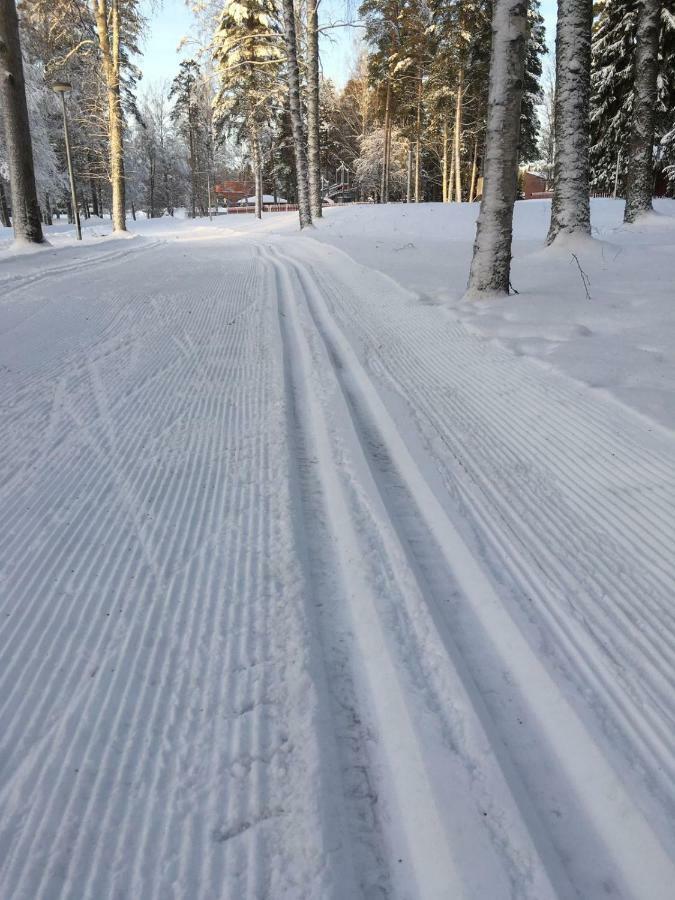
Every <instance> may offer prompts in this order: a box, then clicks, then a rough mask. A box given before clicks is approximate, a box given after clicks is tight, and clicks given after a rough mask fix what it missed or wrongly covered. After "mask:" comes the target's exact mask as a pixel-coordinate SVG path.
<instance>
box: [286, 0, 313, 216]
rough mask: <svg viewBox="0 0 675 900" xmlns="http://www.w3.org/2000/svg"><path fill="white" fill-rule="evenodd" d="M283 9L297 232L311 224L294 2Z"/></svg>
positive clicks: (288, 2) (288, 1)
mask: <svg viewBox="0 0 675 900" xmlns="http://www.w3.org/2000/svg"><path fill="white" fill-rule="evenodd" d="M282 7H283V13H284V15H283V19H284V41H285V44H286V74H287V78H288V103H289V109H290V118H291V129H292V133H293V150H294V153H295V171H296V178H297V182H298V212H299V215H300V228H305V227H307V226H308V225H311V224H312V211H311V208H310V204H309V181H308V172H307V150H306V144H305V130H304V127H303V121H302V105H301V99H300V70H299V67H298V45H297V39H296V35H295V9H294V6H293V0H282Z"/></svg>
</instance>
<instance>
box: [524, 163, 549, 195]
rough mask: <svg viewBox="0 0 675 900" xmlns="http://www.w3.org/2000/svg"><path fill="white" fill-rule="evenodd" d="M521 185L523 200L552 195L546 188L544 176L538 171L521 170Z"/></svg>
mask: <svg viewBox="0 0 675 900" xmlns="http://www.w3.org/2000/svg"><path fill="white" fill-rule="evenodd" d="M521 185H522V189H523V199H524V200H535V199H544V198H546V197H552V196H553V191H547V190H546V176H545V175H541V174H540V173H539V172H528V171H527V170H525V171H524V172H521Z"/></svg>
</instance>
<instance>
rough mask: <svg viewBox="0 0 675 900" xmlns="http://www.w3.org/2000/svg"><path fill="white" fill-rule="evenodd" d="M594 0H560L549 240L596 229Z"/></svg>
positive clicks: (587, 232) (588, 232)
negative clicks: (592, 196)
mask: <svg viewBox="0 0 675 900" xmlns="http://www.w3.org/2000/svg"><path fill="white" fill-rule="evenodd" d="M592 22H593V0H559V2H558V27H557V32H556V41H555V44H556V91H555V162H554V164H553V202H552V204H551V225H550V228H549V232H548V238H547V243H549V244H550V243H552V242H553V241H554V240H555V238H556V237H557V236H558V235H559V234H590V233H591V209H590V200H589V178H590V160H589V144H590V136H589V135H590V130H589V109H590V93H591V26H592Z"/></svg>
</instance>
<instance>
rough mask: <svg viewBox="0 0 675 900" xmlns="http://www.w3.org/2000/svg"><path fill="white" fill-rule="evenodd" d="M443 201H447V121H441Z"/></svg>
mask: <svg viewBox="0 0 675 900" xmlns="http://www.w3.org/2000/svg"><path fill="white" fill-rule="evenodd" d="M442 195H443V196H442V200H443V203H447V202H448V121H447V119H446V120H444V122H443V188H442Z"/></svg>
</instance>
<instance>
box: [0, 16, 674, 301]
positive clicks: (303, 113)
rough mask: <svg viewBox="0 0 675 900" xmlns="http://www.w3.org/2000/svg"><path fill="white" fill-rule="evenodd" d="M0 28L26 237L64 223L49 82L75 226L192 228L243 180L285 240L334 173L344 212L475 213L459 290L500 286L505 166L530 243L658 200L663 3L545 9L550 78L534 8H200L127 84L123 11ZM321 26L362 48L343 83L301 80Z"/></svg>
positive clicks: (138, 58)
mask: <svg viewBox="0 0 675 900" xmlns="http://www.w3.org/2000/svg"><path fill="white" fill-rule="evenodd" d="M1 12H2V14H1V17H0V41H1V44H0V52H1V53H2V61H3V63H2V64H3V67H4V68H5V69H6V75H5V76H4V77H3V81H2V93H1V94H0V97H1V98H2V103H3V110H4V120H5V122H4V124H5V128H4V136H3V137H2V138H0V215H1V216H2V222H3V224H4V225H6V226H7V225H9V223H10V209H11V208H12V207H13V208H14V209H15V214H14V216H13V219H12V221H13V224H14V228H15V232H16V234H17V236H23V237H27V238H28V239H31V240H40V239H41V231H40V222H44V223H50V222H51V221H52V220H53V217H54V216H55V215H61V214H65V215H67V216H69V220H72V219H73V215H74V213H73V208H72V206H73V201H72V198H71V194H72V192H71V190H70V188H69V183H68V177H67V165H66V152H65V142H64V131H63V126H62V122H61V112H62V110H61V105H62V104H61V101H60V99H59V94H58V93H57V92H55V90H54V85H55V84H57V85H58V83H62V84H63V83H65V84H66V85H68V86H69V87H68V88H67V90H68V99H67V115H68V120H69V132H70V143H71V145H72V147H71V149H72V161H73V169H74V180H75V196H76V198H77V201H76V202H77V206H78V210H77V212H78V215H79V216H80V217H82V218H85V219H87V218H89V217H90V216H104V215H109V216H110V217H111V219H112V221H113V224H114V228H115V230H117V231H123V230H124V229H125V228H126V227H127V226H126V221H127V218H128V217H135V214H136V211H138V210H143V211H144V212H145V214H146V215H147V216H148V217H151V218H152V217H156V216H162V215H166V214H168V215H173V212H174V209H176V208H179V207H183V208H186V209H187V211H188V214H189V215H191V216H192V217H195V216H197V215H199V216H204V215H206V214H207V212H210V210H211V209H212V208H213V207H215V206H216V205H217V203H218V200H217V196H216V194H215V192H214V187H215V186H216V185H217V184H218V183H219V182H220V183H222V182H223V181H225V180H227V179H232V178H238V179H240V180H243V181H250V183H251V184H253V185H255V190H254V196H255V197H256V198H257V207H256V211H257V215H260V214H261V210H262V196H263V194H268V195H273V196H275V197H276V196H280V195H283V196H284V198H285V199H286V200H288V201H290V202H294V203H295V202H297V203H298V204H299V214H300V224H301V226H305V225H308V224H310V223H311V221H312V217H314V218H317V217H320V216H321V214H322V198H323V196H324V194H325V191H326V188H327V187H328V186H329V185H330V184H331V183H332V182H335V181H337V180H340V179H342V181H343V182H344V180H345V178H346V180H347V183H348V184H349V186H350V188H351V189H352V194H351V196H352V197H353V199H356V200H360V201H366V200H370V201H372V202H376V203H387V202H395V201H403V202H407V203H411V202H413V203H419V202H423V201H442V202H460V203H461V202H472V201H474V200H475V199H481V200H482V209H483V211H482V214H481V218H480V220H479V225H478V240H477V245H476V259H475V267H474V274H473V275H472V279H471V283H472V286H473V288H474V289H477V290H485V289H489V290H493V289H497V290H505V289H507V287H508V272H507V271H506V268H505V266H506V267H507V263H506V260H507V259H508V256H509V250H508V247H509V243H510V237H509V220H510V213H509V209H510V208H511V207H512V204H513V201H514V200H515V199H516V198H517V197H518V196H519V193H518V191H519V177H518V173H519V172H522V171H523V169H524V167H529V168H530V169H531V170H533V171H536V172H538V173H540V174H542V175H543V176H544V177H545V179H546V186H547V188H550V189H551V190H552V191H553V197H554V202H553V210H552V218H551V228H550V233H549V240H553V239H554V238H555V236H556V235H557V234H558V233H560V232H565V233H572V232H580V233H588V232H589V228H590V222H589V202H588V201H589V196H590V195H591V194H593V195H596V196H597V195H600V196H603V195H604V196H609V195H613V196H620V197H625V198H626V219H627V221H631V220H633V219H634V218H635V216H636V215H639V214H640V213H641V212H643V211H645V210H648V209H649V208H650V207H651V196H652V193H653V192H654V191H655V189H656V186H657V184H658V190H659V193H660V194H661V195H670V194H672V192H673V190H674V189H675V83H674V82H675V14H674V12H673V8H672V4H671V3H670V2H668V0H664V2H656V0H651V2H648V0H644V2H639V0H603V2H598V3H596V4H591V2H590V0H583V2H582V0H561V2H560V3H559V8H558V22H557V34H556V52H555V63H554V62H553V61H552V60H551V59H549V58H548V54H547V48H546V44H545V40H544V28H543V20H542V16H541V14H540V11H539V3H538V0H532V2H529V3H527V2H519V3H517V2H512V3H508V2H496V3H492V2H489V0H363V2H362V3H361V5H360V7H359V8H358V10H353V11H351V12H350V11H349V10H346V12H345V22H343V23H324V24H322V22H321V15H320V13H321V10H320V3H319V0H317V2H316V3H312V2H311V0H306V2H305V0H302V2H295V3H293V2H292V0H283V2H275V0H232V2H225V4H224V5H223V4H222V3H218V2H213V0H210V2H207V3H202V2H198V3H195V4H194V6H193V12H194V15H195V21H196V23H197V31H198V34H199V38H198V39H197V40H195V41H194V42H192V43H191V48H194V53H193V54H192V55H191V56H189V57H184V58H183V59H182V60H181V61H180V64H179V65H178V66H177V71H176V74H175V77H174V78H173V80H172V81H171V82H170V83H165V84H152V85H149V86H147V87H146V86H144V84H143V81H142V52H141V48H142V39H143V34H144V29H145V28H146V24H147V23H146V21H145V20H144V18H143V15H142V11H141V7H140V4H139V3H138V2H137V0H91V2H87V0H21V2H20V3H19V4H18V10H16V11H15V8H14V2H13V0H3V2H2V8H1ZM17 12H18V20H17ZM336 27H342V28H353V29H354V30H356V31H358V32H359V33H360V34H361V35H362V51H361V53H360V55H359V57H358V59H357V60H356V62H355V64H354V66H353V71H352V72H351V74H350V75H349V77H348V79H347V80H346V83H345V84H344V87H342V88H337V87H336V86H335V84H333V83H332V82H331V81H330V80H327V79H324V78H322V76H321V59H320V51H319V44H320V41H319V39H320V36H321V33H322V32H325V33H329V32H330V30H331V29H334V28H336ZM61 99H62V100H63V99H64V95H63V93H62V94H61ZM64 112H65V110H64ZM500 235H501V237H500ZM486 241H487V243H488V244H489V245H490V246H489V247H488V246H487V244H485V242H486ZM495 241H496V243H495ZM484 244H485V246H483V245H484ZM498 245H499V246H498ZM500 255H501V258H502V263H501V264H500V263H498V262H497V260H498V258H499V257H500ZM481 260H483V262H481ZM484 264H485V265H486V266H487V268H486V269H484ZM483 269H484V271H483V274H479V270H483Z"/></svg>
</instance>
